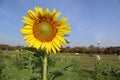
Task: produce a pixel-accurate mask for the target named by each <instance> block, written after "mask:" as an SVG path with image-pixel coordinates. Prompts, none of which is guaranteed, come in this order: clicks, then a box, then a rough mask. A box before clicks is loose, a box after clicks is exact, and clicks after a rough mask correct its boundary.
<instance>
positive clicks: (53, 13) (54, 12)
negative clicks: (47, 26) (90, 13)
mask: <svg viewBox="0 0 120 80" xmlns="http://www.w3.org/2000/svg"><path fill="white" fill-rule="evenodd" d="M55 14H56V9H55V8H54V10H53V11H52V13H51V14H50V18H51V19H52V18H53V16H54V15H55Z"/></svg>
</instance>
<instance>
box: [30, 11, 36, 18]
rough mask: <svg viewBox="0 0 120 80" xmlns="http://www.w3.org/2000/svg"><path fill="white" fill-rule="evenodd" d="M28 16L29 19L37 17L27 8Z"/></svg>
mask: <svg viewBox="0 0 120 80" xmlns="http://www.w3.org/2000/svg"><path fill="white" fill-rule="evenodd" d="M28 16H29V17H30V18H31V19H37V15H36V13H35V12H33V11H32V10H28Z"/></svg>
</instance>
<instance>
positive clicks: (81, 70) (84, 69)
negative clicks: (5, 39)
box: [0, 51, 120, 80]
mask: <svg viewBox="0 0 120 80" xmlns="http://www.w3.org/2000/svg"><path fill="white" fill-rule="evenodd" d="M3 53H4V55H5V56H10V58H12V60H13V61H15V60H16V57H17V55H18V54H20V53H22V54H25V55H27V54H28V53H27V52H19V51H4V52H3ZM50 56H52V58H51V59H52V60H53V62H55V59H60V60H65V59H67V60H68V61H69V63H71V64H73V66H75V67H74V69H73V70H72V71H73V72H77V73H78V75H79V80H95V79H94V77H93V73H94V69H95V63H96V54H94V55H93V57H89V55H88V54H79V55H75V54H73V53H71V54H70V53H64V54H63V53H58V54H56V55H53V54H51V55H50ZM100 57H101V61H100V62H101V63H102V64H109V65H111V66H112V67H114V66H117V64H118V63H119V62H120V60H119V58H118V56H113V55H100ZM54 58H55V59H54ZM5 60H6V61H8V60H7V59H5ZM57 61H58V60H56V62H57ZM8 63H9V61H8V62H6V64H8ZM51 64H52V63H51ZM51 64H50V65H51ZM63 64H66V63H64V62H63ZM0 66H2V65H0ZM61 66H62V65H61ZM112 79H113V78H112ZM112 79H105V80H112ZM117 79H118V78H117ZM117 79H115V80H117ZM53 80H54V79H53ZM56 80H57V79H56Z"/></svg>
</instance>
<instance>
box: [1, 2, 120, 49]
mask: <svg viewBox="0 0 120 80" xmlns="http://www.w3.org/2000/svg"><path fill="white" fill-rule="evenodd" d="M34 6H37V7H38V6H39V7H42V8H43V9H46V8H49V9H50V10H51V11H52V10H53V9H54V8H56V9H57V11H58V12H62V14H61V16H60V18H61V17H67V18H68V23H70V24H71V30H72V31H71V33H70V36H69V37H68V38H66V39H67V40H68V41H69V42H70V44H68V45H69V46H71V47H74V46H89V45H94V46H97V41H98V40H101V43H100V46H101V47H108V46H120V0H0V43H2V44H10V45H24V42H23V40H22V35H21V33H20V31H19V29H20V28H21V27H23V24H24V23H23V22H22V16H25V15H27V10H28V9H32V10H34Z"/></svg>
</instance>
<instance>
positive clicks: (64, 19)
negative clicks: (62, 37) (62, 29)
mask: <svg viewBox="0 0 120 80" xmlns="http://www.w3.org/2000/svg"><path fill="white" fill-rule="evenodd" d="M66 21H67V18H62V19H60V20H59V21H58V22H57V25H62V24H64V23H65V22H66Z"/></svg>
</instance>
